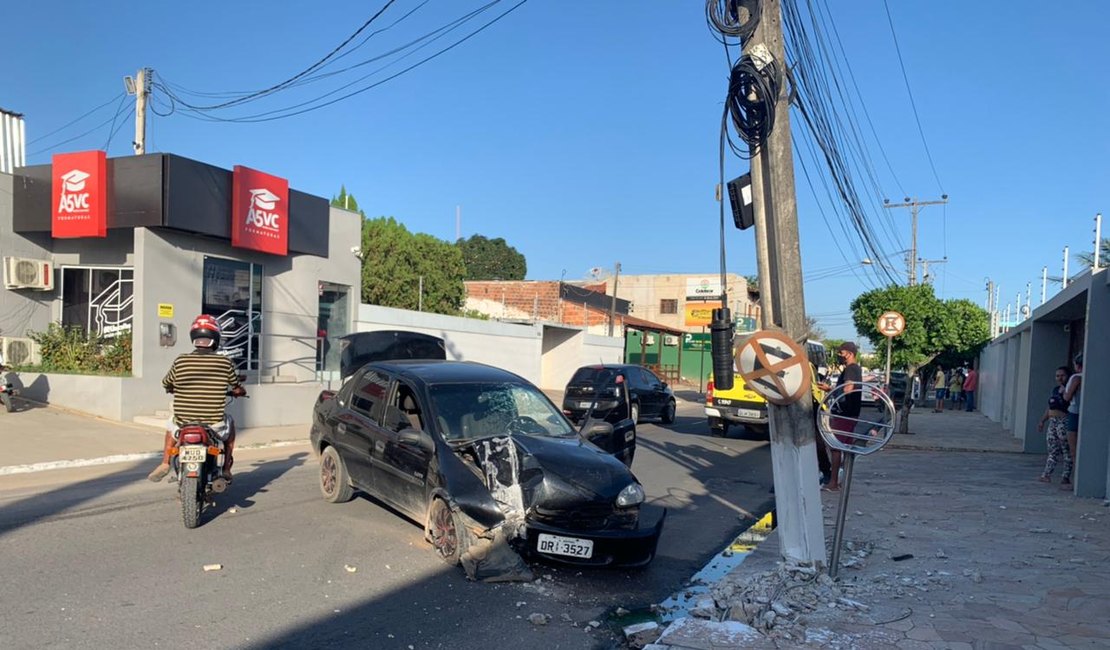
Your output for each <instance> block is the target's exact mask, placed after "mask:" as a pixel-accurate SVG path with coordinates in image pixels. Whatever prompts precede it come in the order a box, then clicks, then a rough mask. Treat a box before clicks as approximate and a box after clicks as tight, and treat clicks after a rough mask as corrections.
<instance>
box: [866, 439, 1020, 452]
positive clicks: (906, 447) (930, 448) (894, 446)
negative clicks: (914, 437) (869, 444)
mask: <svg viewBox="0 0 1110 650" xmlns="http://www.w3.org/2000/svg"><path fill="white" fill-rule="evenodd" d="M883 449H901V450H903V451H962V452H966V453H969V454H1024V453H1025V452H1024V451H1020V450H1012V449H982V448H979V449H974V448H969V447H944V446H940V445H932V446H926V445H899V444H897V443H893V442H890V443H887V444H886V446H885V447H883Z"/></svg>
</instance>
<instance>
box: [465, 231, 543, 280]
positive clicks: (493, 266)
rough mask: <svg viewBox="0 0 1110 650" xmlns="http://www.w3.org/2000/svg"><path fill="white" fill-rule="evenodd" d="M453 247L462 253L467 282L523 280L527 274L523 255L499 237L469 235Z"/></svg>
mask: <svg viewBox="0 0 1110 650" xmlns="http://www.w3.org/2000/svg"><path fill="white" fill-rule="evenodd" d="M455 246H457V247H458V249H459V250H460V251H461V252H462V259H463V263H464V264H465V265H466V279H467V280H523V279H524V276H525V275H526V274H527V273H528V263H527V262H526V261H525V259H524V255H522V254H521V253H520V252H519V251H517V249H515V248H513V247H512V246H509V244H508V242H506V241H505V240H504V239H502V238H500V237H498V238H496V239H489V238H487V237H485V236H483V235H471V236H470V237H468V238H467V239H460V240H459V241H457V242H455Z"/></svg>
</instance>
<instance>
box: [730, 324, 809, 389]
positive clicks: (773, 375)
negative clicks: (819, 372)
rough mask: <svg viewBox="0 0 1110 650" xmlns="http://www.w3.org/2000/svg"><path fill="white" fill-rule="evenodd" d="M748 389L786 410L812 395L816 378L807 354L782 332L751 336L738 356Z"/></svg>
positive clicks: (761, 333) (741, 372) (767, 331)
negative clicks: (786, 407) (812, 385)
mask: <svg viewBox="0 0 1110 650" xmlns="http://www.w3.org/2000/svg"><path fill="white" fill-rule="evenodd" d="M736 367H737V369H738V370H739V371H740V376H741V377H743V378H744V383H745V384H747V387H748V388H750V389H752V390H754V391H755V392H757V393H759V395H760V396H762V397H763V399H765V400H767V401H768V402H770V403H772V404H778V405H779V406H786V405H787V404H793V403H794V402H797V401H798V400H799V399H801V398H802V397H803V396H805V395H809V394H810V385H811V382H812V381H813V374H812V372H811V371H810V367H809V358H808V357H807V356H806V353H805V350H803V349H802V347H801V346H800V345H798V344H797V343H795V342H794V340H793V339H791V338H790V337H788V336H787V335H786V334H784V333H782V332H776V331H772V330H761V331H759V332H756V333H755V334H752V335H751V336H749V337H748V338H747V340H745V341H744V343H743V344H742V345H741V346H740V349H739V351H737V353H736Z"/></svg>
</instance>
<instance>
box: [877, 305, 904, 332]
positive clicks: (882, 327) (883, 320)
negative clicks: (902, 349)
mask: <svg viewBox="0 0 1110 650" xmlns="http://www.w3.org/2000/svg"><path fill="white" fill-rule="evenodd" d="M878 328H879V333H880V334H882V335H883V336H885V337H887V338H891V337H894V336H898V335H899V334H901V333H902V332H904V331H905V330H906V317H905V316H903V315H902V314H899V313H898V312H896V311H885V312H883V315H882V316H879V324H878Z"/></svg>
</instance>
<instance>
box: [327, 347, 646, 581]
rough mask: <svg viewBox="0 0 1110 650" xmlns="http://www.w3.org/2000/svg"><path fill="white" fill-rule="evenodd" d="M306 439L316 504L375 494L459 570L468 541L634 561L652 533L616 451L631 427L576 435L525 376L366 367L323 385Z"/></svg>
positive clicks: (467, 369) (456, 368) (589, 428)
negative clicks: (334, 386) (314, 456)
mask: <svg viewBox="0 0 1110 650" xmlns="http://www.w3.org/2000/svg"><path fill="white" fill-rule="evenodd" d="M626 422H627V421H626ZM630 434H631V435H630ZM311 440H312V445H313V448H314V450H315V451H316V452H317V453H318V454H319V456H320V489H321V491H322V493H323V495H324V498H325V499H326V500H328V501H330V502H333V503H338V502H343V501H347V500H349V499H350V498H351V496H352V494H353V491H354V490H356V489H357V490H361V491H363V492H365V493H367V494H369V495H372V496H373V497H375V498H377V499H380V500H381V501H383V502H385V503H386V504H388V505H390V506H392V507H393V508H395V509H397V510H399V511H400V512H402V513H404V514H405V515H407V516H408V517H410V518H412V519H413V520H414V521H416V522H417V523H419V524H421V525H423V526H424V531H425V536H426V538H427V539H428V540H429V541H430V542H431V544H432V546H433V547H434V548H435V550H436V552H437V553H438V554H439V555H440V556H441V557H442V558H443V559H444V560H445V561H447V562H448V563H450V564H457V563H459V562H460V560H461V561H462V563H463V565H464V567H468V553H469V552H470V551H471V550H472V547H474V546H475V545H476V544H478V543H481V542H483V540H494V539H501V540H503V541H504V543H505V544H507V545H508V546H509V547H510V548H511V549H512V550H515V551H517V552H518V553H521V554H524V555H533V556H541V557H544V558H547V559H550V560H556V561H560V562H568V563H575V564H585V565H598V566H643V565H646V564H647V563H649V562H650V561H651V560H652V558H653V557H654V556H655V549H656V544H657V543H658V541H659V534H660V532H661V531H662V529H663V520H664V518H665V516H666V510H665V509H664V508H662V507H659V506H653V505H649V504H646V503H644V490H643V488H642V487H641V485H640V483H639V482H638V481H637V480H636V478H635V476H633V474H632V472H631V471H630V470H629V469H628V468H627V467H626V466H625V465H624V464H623V463H622V462H621V460H619V459H618V456H622V457H628V458H629V459H630V458H631V454H632V452H633V451H634V445H635V436H634V430H633V429H632V428H631V427H628V430H627V431H622V430H619V429H618V430H615V429H614V427H613V425H612V424H611V423H608V422H604V421H591V422H588V423H587V424H586V426H584V427H583V429H582V431H578V430H576V429H575V428H574V427H573V426H572V425H571V423H570V422H569V421H568V420H567V419H566V417H564V415H563V414H562V413H561V412H560V411H559V409H558V408H556V407H555V405H554V404H552V403H551V401H550V400H549V399H548V398H547V396H546V395H544V394H543V393H542V392H541V391H540V390H539V389H537V388H536V387H535V386H533V385H532V384H531V383H529V382H528V381H526V380H525V379H523V378H521V377H518V376H517V375H514V374H512V373H510V372H507V371H505V370H501V369H498V368H494V367H491V366H485V365H481V364H476V363H470V362H458V361H442V360H425V361H417V360H403V361H379V362H374V363H370V364H367V365H366V366H364V367H362V368H361V369H360V370H358V371H357V372H355V373H354V374H353V375H352V376H351V377H350V378H349V379H348V380H347V381H346V383H345V384H344V385H343V387H342V388H341V389H340V390H339V391H338V392H331V391H325V392H323V393H321V395H320V398H319V400H318V402H317V404H316V407H315V413H314V417H313V424H312V432H311ZM467 570H468V574H470V573H471V571H470V568H469V567H468V569H467ZM471 577H473V575H472V576H471Z"/></svg>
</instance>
